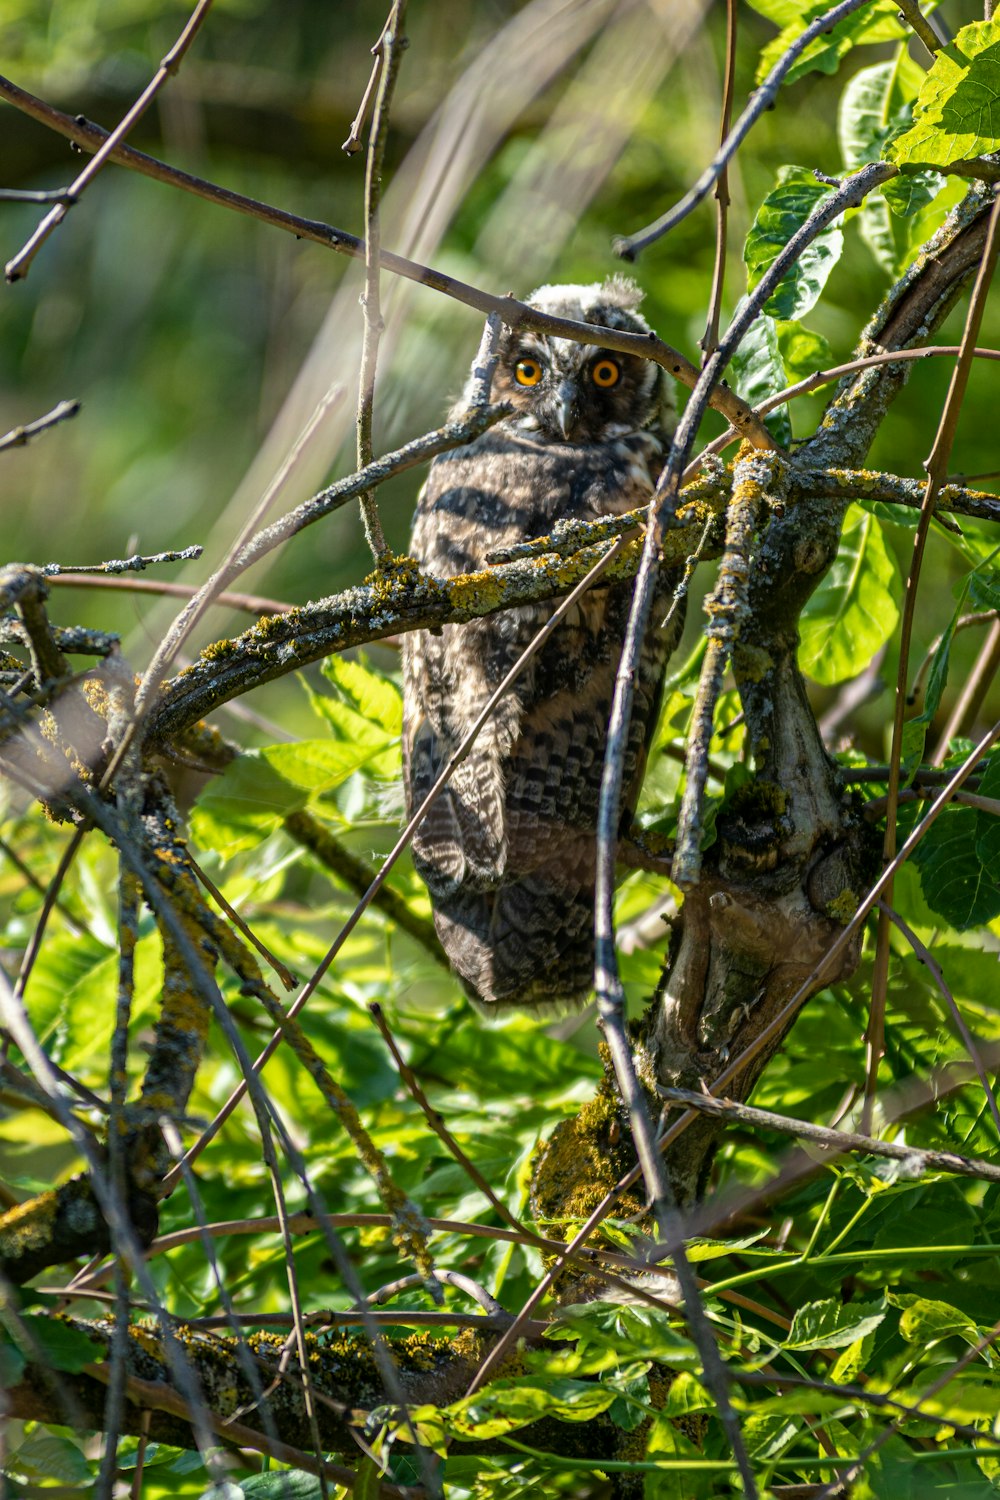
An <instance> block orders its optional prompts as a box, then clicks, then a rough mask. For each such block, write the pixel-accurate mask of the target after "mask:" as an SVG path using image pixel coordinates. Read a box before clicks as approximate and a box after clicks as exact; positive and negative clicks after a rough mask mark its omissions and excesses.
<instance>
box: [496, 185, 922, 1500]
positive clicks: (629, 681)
mask: <svg viewBox="0 0 1000 1500" xmlns="http://www.w3.org/2000/svg"><path fill="white" fill-rule="evenodd" d="M887 175H888V176H891V175H893V174H892V172H891V170H890V171H888V172H887V171H886V169H885V168H884V165H883V164H881V163H874V164H873V165H872V166H869V167H863V168H862V169H861V170H860V171H859V172H856V173H854V174H853V175H852V176H851V177H850V178H846V179H845V180H844V182H843V183H841V185H840V187H839V188H837V189H836V190H834V191H833V192H831V193H830V194H829V195H828V197H827V198H825V199H824V200H823V202H822V203H820V204H818V205H817V206H816V207H815V208H814V209H813V211H812V213H811V214H810V215H809V217H808V218H807V219H806V221H805V223H804V224H803V225H802V226H801V227H800V228H799V229H798V230H797V231H796V233H795V234H794V235H792V237H791V239H790V240H789V241H788V243H787V244H786V245H785V246H784V248H783V249H782V250H781V252H780V253H779V254H778V255H777V257H776V258H775V260H774V261H773V262H772V264H771V265H770V266H769V268H768V270H767V271H766V272H765V274H764V276H763V277H762V278H761V280H760V282H759V283H758V284H757V286H756V287H755V289H754V291H753V293H752V294H751V295H750V296H749V297H747V298H746V299H745V301H744V303H743V304H742V306H741V309H740V311H739V313H738V314H737V316H736V317H735V318H734V319H733V320H732V322H731V323H730V325H729V328H728V329H727V330H726V334H725V336H724V338H723V339H722V342H721V343H720V345H719V347H718V348H717V349H716V350H715V351H714V352H713V354H712V355H711V356H710V357H709V358H708V359H707V360H706V362H705V366H704V368H703V370H702V373H701V376H700V377H699V380H698V384H697V386H696V387H695V390H694V392H693V393H692V396H691V398H690V400H689V401H688V404H687V406H686V407H685V409H684V414H683V416H682V417H681V420H680V422H679V423H678V426H677V431H676V433H675V434H674V441H673V443H672V445H671V449H670V454H669V457H668V459H667V463H666V466H665V467H664V470H663V473H662V475H661V476H660V481H659V483H658V485H657V490H656V495H655V497H654V503H653V506H652V507H651V513H650V519H649V523H648V525H647V529H646V541H645V545H644V548H643V554H642V562H641V563H640V566H639V572H638V575H637V577H636V585H635V592H634V594H633V600H632V609H631V611H630V614H629V620H628V626H627V629H626V635H625V642H624V646H623V649H622V655H621V661H620V663H619V666H618V671H617V674H616V677H615V690H614V699H613V702H612V708H611V716H610V720H609V724H608V736H607V745H606V750H605V759H604V776H603V780H602V784H601V797H600V804H599V808H598V819H597V872H596V874H597V879H596V892H595V916H594V937H595V963H594V987H595V989H596V991H597V1004H598V1011H599V1014H600V1017H601V1022H602V1026H603V1029H604V1034H605V1038H606V1039H607V1041H608V1045H609V1047H610V1048H611V1051H612V1056H613V1059H614V1062H615V1072H616V1076H617V1077H618V1079H619V1085H620V1087H621V1088H622V1091H623V1095H624V1097H625V1098H626V1099H627V1100H628V1101H629V1103H630V1106H631V1105H632V1103H633V1101H634V1108H631V1107H630V1123H631V1125H632V1133H633V1137H634V1138H635V1137H640V1138H642V1139H643V1141H644V1146H643V1147H639V1145H638V1140H637V1149H638V1150H639V1157H640V1163H641V1165H642V1167H644V1168H645V1169H646V1171H647V1172H648V1173H649V1175H648V1176H646V1179H645V1180H646V1186H647V1191H648V1192H649V1195H650V1197H651V1199H652V1201H653V1203H654V1205H657V1210H658V1211H657V1219H658V1221H662V1220H665V1219H668V1218H669V1215H668V1213H667V1209H666V1205H667V1204H669V1203H671V1202H672V1200H673V1190H672V1188H671V1185H670V1182H669V1179H668V1177H667V1173H666V1171H665V1169H664V1166H663V1158H662V1155H661V1154H660V1151H661V1150H662V1147H661V1148H660V1150H659V1151H654V1152H653V1153H652V1154H650V1152H649V1151H648V1149H645V1143H648V1142H650V1141H651V1140H652V1138H653V1131H652V1124H651V1121H650V1120H649V1115H648V1110H647V1109H646V1105H645V1101H644V1097H643V1095H642V1092H641V1089H640V1088H639V1084H638V1079H637V1078H636V1074H635V1065H634V1062H633V1059H632V1051H631V1046H630V1043H629V1041H628V1037H627V1034H626V1031H625V1023H624V989H623V987H622V983H621V977H620V975H619V972H618V961H617V955H616V951H615V936H614V885H615V878H614V854H615V845H616V842H617V828H618V819H619V816H620V808H621V796H622V783H623V775H624V754H623V748H624V745H625V744H626V742H627V736H628V730H629V724H630V722H631V717H632V704H633V699H634V691H635V681H636V676H637V672H638V666H639V657H640V653H641V650H642V643H643V640H644V637H645V633H646V630H647V628H648V625H649V615H650V610H651V608H652V601H653V597H654V594H655V591H656V585H657V578H658V574H659V570H660V556H661V546H662V541H663V537H664V534H665V531H666V529H667V527H668V526H670V525H671V524H672V523H673V522H674V519H675V517H676V513H677V509H678V506H679V503H680V485H681V480H682V477H683V474H684V470H685V467H686V464H687V461H688V458H689V455H690V451H691V447H692V445H693V443H694V438H695V434H696V432H697V430H698V428H699V426H700V425H701V421H702V418H703V416H704V413H705V411H706V409H707V407H708V403H709V397H710V395H711V392H712V391H713V389H714V388H715V386H716V385H717V384H718V382H719V381H720V380H721V378H722V373H723V370H724V369H725V367H726V365H727V364H728V362H729V360H730V359H731V358H732V356H733V353H734V352H735V350H736V349H737V348H738V346H739V344H740V342H741V340H742V339H743V337H744V335H745V334H746V332H747V330H748V328H749V327H750V324H751V323H752V322H753V320H754V319H755V318H756V317H757V315H758V314H759V312H760V310H761V308H762V307H763V306H764V303H765V302H766V301H767V300H768V298H769V297H770V296H771V295H772V294H773V292H774V290H775V289H776V287H777V285H778V283H779V282H780V280H781V278H782V277H783V276H784V275H785V274H786V272H787V270H788V269H789V267H790V266H792V265H794V264H795V262H796V261H797V260H798V258H799V256H800V255H801V254H802V252H803V250H804V249H805V248H806V246H807V245H809V244H810V243H811V242H812V240H813V239H815V237H816V236H817V235H818V234H819V233H820V232H821V231H822V230H823V229H824V228H825V227H826V226H827V225H828V224H829V223H831V222H832V221H833V220H834V219H836V218H837V217H839V215H840V214H841V213H843V211H844V210H845V209H846V208H847V207H848V206H851V205H854V204H856V203H858V202H861V201H863V200H864V198H865V196H866V195H867V194H868V193H869V192H871V191H873V189H874V188H876V187H878V186H880V184H881V183H882V182H884V181H885V180H886V177H887ZM592 1217H593V1216H592ZM589 1222H590V1221H589V1220H588V1223H589ZM585 1228H586V1226H585ZM587 1232H588V1233H589V1230H588V1231H587ZM580 1233H581V1235H583V1233H584V1231H583V1230H581V1231H580ZM664 1237H665V1238H666V1239H667V1243H668V1244H669V1246H670V1253H671V1254H672V1255H673V1259H674V1266H675V1269H676V1272H677V1276H678V1280H679V1282H680V1285H681V1291H682V1293H683V1295H684V1301H685V1307H686V1308H687V1312H688V1317H689V1319H690V1326H691V1332H692V1336H693V1338H694V1340H695V1344H696V1346H697V1348H698V1353H699V1355H700V1356H701V1360H702V1370H703V1375H704V1378H705V1380H706V1383H707V1384H708V1386H709V1388H710V1390H711V1392H712V1396H713V1398H714V1399H715V1401H716V1403H717V1404H718V1408H719V1415H720V1418H721V1421H722V1424H723V1427H724V1429H725V1432H726V1437H727V1439H728V1441H729V1443H730V1446H731V1448H732V1451H733V1453H734V1455H735V1456H736V1460H737V1464H738V1466H739V1469H740V1473H741V1475H742V1478H743V1484H744V1489H745V1490H746V1493H747V1494H748V1495H754V1494H756V1488H755V1483H754V1479H753V1473H752V1470H751V1467H750V1460H749V1457H748V1455H747V1452H746V1448H745V1445H744V1443H743V1439H742V1436H741V1432H740V1425H739V1421H738V1419H737V1416H736V1413H735V1411H734V1409H733V1406H732V1402H731V1401H730V1399H729V1394H728V1376H727V1374H726V1369H725V1365H724V1364H723V1361H722V1358H721V1356H720V1354H719V1350H718V1346H717V1344H716V1342H715V1338H714V1335H713V1333H712V1329H711V1327H710V1325H709V1323H708V1321H707V1318H706V1316H705V1313H704V1309H703V1308H702V1306H701V1302H700V1299H699V1297H698V1292H697V1287H696V1283H695V1280H694V1276H693V1274H692V1272H691V1268H690V1266H689V1264H688V1262H687V1257H686V1255H685V1253H684V1247H683V1241H682V1240H680V1239H679V1238H678V1236H677V1235H675V1234H674V1233H673V1232H672V1231H671V1232H670V1233H669V1235H665V1236H664ZM553 1274H554V1272H553V1271H550V1272H549V1273H548V1275H547V1276H546V1277H545V1278H543V1281H542V1283H541V1285H540V1288H539V1289H537V1291H536V1293H533V1294H532V1297H531V1298H529V1299H528V1302H527V1304H526V1306H525V1309H524V1311H525V1313H528V1312H529V1311H531V1309H532V1308H533V1306H534V1298H535V1296H536V1295H538V1296H539V1297H540V1296H541V1295H543V1292H542V1288H547V1286H548V1285H550V1284H551V1280H550V1278H551V1277H552V1276H553ZM515 1337H516V1325H515V1329H512V1330H511V1333H510V1334H509V1335H505V1336H504V1338H503V1339H501V1340H500V1343H499V1344H498V1346H497V1348H496V1349H495V1350H494V1351H493V1353H492V1355H491V1356H490V1359H491V1360H493V1361H497V1360H499V1359H500V1358H501V1357H502V1356H503V1354H506V1352H507V1349H509V1348H510V1346H511V1344H512V1343H513V1340H514V1338H515ZM504 1345H506V1347H504ZM488 1363H489V1361H488Z"/></svg>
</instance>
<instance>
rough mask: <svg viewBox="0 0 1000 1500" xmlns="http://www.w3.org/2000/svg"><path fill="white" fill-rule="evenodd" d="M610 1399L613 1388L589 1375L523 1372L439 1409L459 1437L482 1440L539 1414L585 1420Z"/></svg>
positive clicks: (534, 1419) (522, 1424)
mask: <svg viewBox="0 0 1000 1500" xmlns="http://www.w3.org/2000/svg"><path fill="white" fill-rule="evenodd" d="M615 1399H616V1393H615V1392H614V1391H612V1390H609V1389H608V1388H607V1386H603V1385H599V1384H597V1382H596V1381H592V1380H570V1379H568V1378H567V1377H566V1376H565V1375H550V1376H544V1375H529V1376H523V1377H521V1378H520V1379H518V1380H497V1381H494V1382H493V1383H492V1385H490V1386H488V1387H487V1388H486V1389H485V1390H482V1391H477V1392H476V1394H475V1395H474V1396H468V1397H466V1398H465V1400H463V1401H456V1402H455V1403H454V1404H453V1405H451V1406H448V1407H445V1408H444V1410H443V1412H442V1415H443V1416H444V1418H445V1420H446V1422H447V1425H448V1427H449V1429H450V1431H451V1432H453V1433H454V1434H456V1435H457V1436H459V1437H466V1438H476V1439H478V1440H479V1441H485V1440H488V1439H491V1438H496V1437H500V1436H502V1435H503V1434H504V1433H507V1432H514V1431H516V1430H517V1428H519V1427H526V1426H527V1425H528V1424H529V1423H531V1422H537V1421H540V1420H541V1419H542V1418H543V1417H550V1418H551V1417H554V1418H555V1419H556V1420H557V1421H560V1422H589V1421H591V1420H592V1419H593V1418H594V1417H596V1416H599V1415H600V1414H601V1412H604V1411H607V1410H608V1407H609V1406H610V1405H611V1404H612V1402H613V1401H614V1400H615Z"/></svg>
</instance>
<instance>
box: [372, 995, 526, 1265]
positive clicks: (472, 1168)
mask: <svg viewBox="0 0 1000 1500" xmlns="http://www.w3.org/2000/svg"><path fill="white" fill-rule="evenodd" d="M368 1011H369V1014H370V1015H371V1018H372V1020H373V1021H374V1022H375V1025H376V1026H377V1027H378V1029H379V1032H380V1034H381V1036H382V1039H383V1041H384V1042H385V1044H386V1046H387V1047H388V1048H389V1051H390V1052H391V1054H392V1060H393V1062H394V1063H395V1064H396V1067H397V1068H398V1069H399V1076H400V1078H401V1079H402V1080H403V1082H404V1083H405V1085H406V1087H407V1088H408V1089H409V1091H410V1095H411V1096H412V1098H413V1099H414V1101H415V1102H416V1104H417V1105H418V1106H419V1108H420V1110H421V1111H422V1113H423V1116H424V1119H425V1120H426V1121H427V1123H428V1125H429V1126H430V1127H431V1129H432V1130H433V1131H434V1134H435V1135H436V1136H437V1137H438V1139H439V1140H440V1141H442V1142H443V1143H444V1145H445V1147H446V1148H447V1150H448V1151H449V1152H450V1153H451V1155H452V1156H453V1157H454V1158H455V1160H456V1161H457V1162H458V1164H459V1166H460V1167H461V1168H462V1171H463V1172H465V1174H466V1175H467V1176H468V1178H469V1180H470V1181H471V1182H473V1183H475V1185H476V1187H477V1188H478V1189H479V1191H480V1192H481V1193H482V1194H483V1197H484V1198H485V1199H486V1201H487V1202H488V1203H490V1204H492V1206H493V1208H494V1210H495V1211H496V1213H498V1214H499V1216H500V1218H501V1219H502V1220H503V1221H504V1223H505V1224H508V1225H509V1226H510V1228H511V1229H516V1230H517V1231H518V1232H519V1233H520V1234H523V1235H524V1236H525V1243H526V1244H538V1245H541V1240H540V1239H538V1238H537V1236H534V1235H532V1234H531V1232H530V1231H529V1230H526V1229H525V1227H524V1225H523V1224H521V1223H520V1222H519V1220H518V1219H516V1218H515V1217H514V1215H513V1214H512V1213H511V1211H510V1209H509V1208H508V1207H507V1205H506V1203H504V1201H503V1199H502V1198H498V1197H497V1195H496V1193H495V1192H494V1191H493V1189H492V1188H491V1187H490V1185H489V1183H488V1182H487V1181H486V1178H485V1177H484V1176H483V1174H482V1173H481V1172H480V1170H479V1168H478V1167H477V1166H476V1164H475V1162H473V1161H470V1160H469V1157H468V1156H467V1155H466V1153H465V1152H464V1151H463V1150H462V1148H461V1146H460V1145H459V1144H458V1142H457V1141H456V1139H455V1137H454V1136H453V1135H452V1133H451V1131H450V1130H449V1129H448V1127H447V1125H446V1124H445V1122H444V1118H443V1116H442V1115H440V1114H439V1113H438V1111H437V1110H436V1109H435V1108H434V1106H433V1105H432V1104H431V1102H430V1100H429V1099H428V1098H427V1095H426V1094H425V1093H424V1091H423V1089H422V1088H421V1087H420V1083H419V1081H418V1079H417V1075H416V1074H415V1073H414V1071H413V1069H412V1068H411V1067H410V1065H409V1063H407V1061H406V1059H405V1058H404V1057H403V1054H402V1053H401V1052H400V1050H399V1047H398V1046H397V1045H396V1039H395V1037H394V1036H393V1034H392V1032H391V1031H390V1030H389V1027H388V1024H387V1022H386V1019H385V1016H384V1015H383V1013H382V1007H381V1005H378V1004H376V1003H372V1004H371V1005H369V1007H368Z"/></svg>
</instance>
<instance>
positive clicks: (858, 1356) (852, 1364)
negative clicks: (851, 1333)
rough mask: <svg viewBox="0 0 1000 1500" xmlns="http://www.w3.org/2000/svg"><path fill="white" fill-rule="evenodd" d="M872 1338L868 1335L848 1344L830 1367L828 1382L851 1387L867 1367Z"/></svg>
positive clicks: (872, 1343) (872, 1342)
mask: <svg viewBox="0 0 1000 1500" xmlns="http://www.w3.org/2000/svg"><path fill="white" fill-rule="evenodd" d="M874 1343H875V1339H874V1336H873V1335H872V1334H870V1333H868V1334H865V1336H864V1337H863V1338H859V1339H855V1340H854V1342H853V1344H848V1346H847V1348H846V1349H845V1350H844V1352H843V1354H838V1356H837V1358H836V1359H835V1360H834V1362H833V1364H832V1365H831V1367H830V1382H831V1384H834V1385H853V1384H854V1383H855V1381H856V1380H857V1379H858V1376H859V1375H861V1374H862V1373H863V1372H864V1370H865V1369H867V1366H868V1360H869V1358H870V1357H871V1352H872V1347H873V1345H874Z"/></svg>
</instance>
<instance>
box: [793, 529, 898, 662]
mask: <svg viewBox="0 0 1000 1500" xmlns="http://www.w3.org/2000/svg"><path fill="white" fill-rule="evenodd" d="M899 588H900V582H899V570H898V569H897V567H896V563H895V559H894V558H893V557H892V554H891V553H890V552H889V550H888V549H887V547H886V545H885V541H884V538H883V535H882V528H881V526H880V525H879V523H878V521H877V520H876V519H875V517H874V516H873V515H870V514H869V513H868V512H866V511H864V510H862V509H861V507H860V506H855V505H852V506H851V508H850V509H849V510H848V512H847V517H846V520H845V522H844V530H843V533H842V535H841V539H840V547H839V549H838V551H837V556H836V559H835V560H834V563H833V566H832V567H831V568H830V570H829V572H828V573H827V575H826V577H825V578H824V579H823V582H822V583H821V584H820V586H819V588H818V589H817V590H816V591H815V593H814V594H813V596H812V598H811V599H810V600H809V602H808V604H807V605H806V607H805V609H804V610H803V612H802V617H801V620H800V636H801V640H800V644H799V667H800V668H801V670H802V671H803V672H804V673H805V674H806V676H807V677H811V678H812V679H813V681H814V682H821V683H824V684H825V685H830V684H832V683H836V682H844V681H846V680H848V679H849V678H851V677H856V676H857V675H858V673H859V672H862V671H864V669H865V667H867V665H868V663H869V662H870V661H871V659H872V657H873V656H874V655H875V653H876V651H878V650H879V649H880V648H881V647H882V646H883V645H884V644H885V642H886V641H887V640H888V639H889V637H890V635H891V634H892V632H893V630H894V629H895V627H896V621H897V620H898V619H899V608H898V606H897V603H896V596H897V594H898V592H899Z"/></svg>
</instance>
